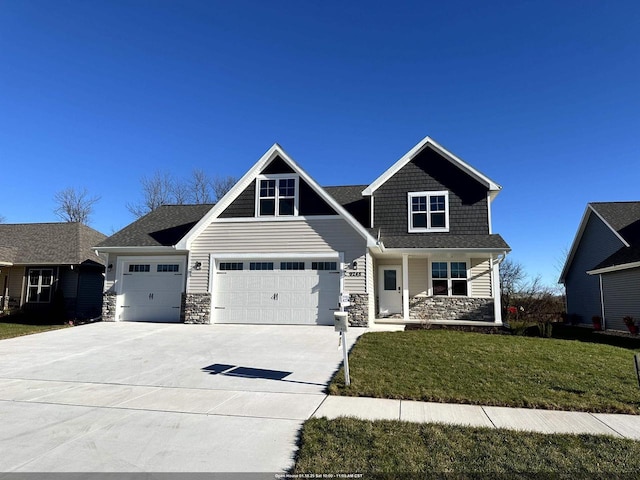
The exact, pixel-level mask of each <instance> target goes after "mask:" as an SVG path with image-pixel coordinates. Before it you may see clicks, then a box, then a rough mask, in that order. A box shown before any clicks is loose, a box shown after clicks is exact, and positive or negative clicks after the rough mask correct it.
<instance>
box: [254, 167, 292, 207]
mask: <svg viewBox="0 0 640 480" xmlns="http://www.w3.org/2000/svg"><path fill="white" fill-rule="evenodd" d="M256 181H257V187H258V188H257V193H258V194H257V196H256V197H257V198H256V216H258V217H291V216H295V215H298V177H297V176H291V175H286V176H283V175H262V176H260V177H258V178H257V180H256Z"/></svg>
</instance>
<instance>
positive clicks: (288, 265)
mask: <svg viewBox="0 0 640 480" xmlns="http://www.w3.org/2000/svg"><path fill="white" fill-rule="evenodd" d="M280 270H304V262H280Z"/></svg>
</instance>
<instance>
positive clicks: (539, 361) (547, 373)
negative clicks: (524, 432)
mask: <svg viewBox="0 0 640 480" xmlns="http://www.w3.org/2000/svg"><path fill="white" fill-rule="evenodd" d="M582 340H583V341H571V340H561V339H553V338H552V339H548V338H529V337H518V336H509V335H486V334H479V333H466V332H457V331H450V330H414V331H406V332H384V333H367V334H364V335H363V336H362V337H360V339H359V340H358V342H357V343H356V345H355V347H354V348H353V349H352V351H351V353H350V355H349V366H350V372H351V382H352V383H351V386H350V387H345V385H344V373H343V371H342V369H341V370H340V371H339V372H338V373H337V375H336V376H335V377H334V379H333V380H332V382H331V384H330V385H329V392H330V393H331V394H334V395H351V396H365V397H382V398H399V399H411V400H421V401H434V402H452V403H469V404H480V405H499V406H511V407H536V408H547V409H557V410H578V411H589V412H617V413H632V414H640V389H639V388H638V384H637V380H636V376H635V371H634V367H633V354H634V352H635V351H640V349H636V350H634V349H629V348H623V347H619V346H612V345H605V344H598V343H592V342H589V341H584V339H582ZM637 346H638V345H636V347H637Z"/></svg>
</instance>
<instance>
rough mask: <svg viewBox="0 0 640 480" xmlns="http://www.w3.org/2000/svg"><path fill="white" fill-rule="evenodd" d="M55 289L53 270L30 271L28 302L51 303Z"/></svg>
mask: <svg viewBox="0 0 640 480" xmlns="http://www.w3.org/2000/svg"><path fill="white" fill-rule="evenodd" d="M52 289H53V269H51V268H32V269H30V270H29V283H28V285H27V302H29V303H49V302H50V301H51V290H52Z"/></svg>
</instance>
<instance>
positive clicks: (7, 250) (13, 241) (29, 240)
mask: <svg viewBox="0 0 640 480" xmlns="http://www.w3.org/2000/svg"><path fill="white" fill-rule="evenodd" d="M105 238H106V235H103V234H102V233H100V232H98V231H97V230H94V229H93V228H91V227H87V226H86V225H83V224H81V223H18V224H13V223H3V224H0V262H6V263H13V264H16V265H35V264H47V265H50V264H58V265H78V264H81V263H84V262H86V261H91V262H96V263H101V264H104V261H103V260H102V259H101V258H100V257H98V256H97V255H96V254H95V252H94V250H93V247H94V246H95V245H97V244H98V243H100V242H101V241H102V240H104V239H105Z"/></svg>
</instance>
